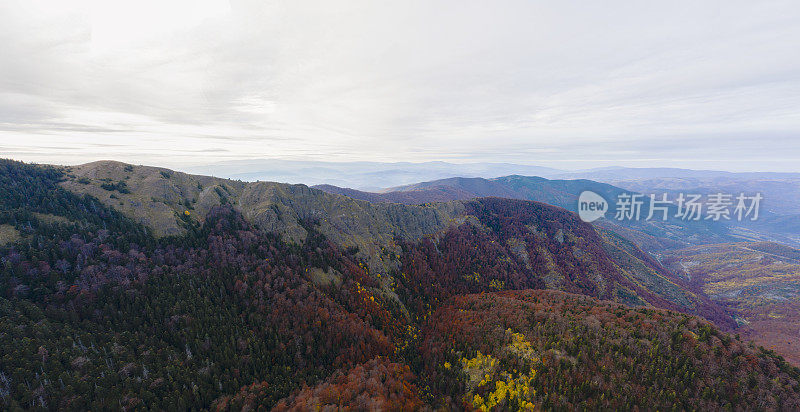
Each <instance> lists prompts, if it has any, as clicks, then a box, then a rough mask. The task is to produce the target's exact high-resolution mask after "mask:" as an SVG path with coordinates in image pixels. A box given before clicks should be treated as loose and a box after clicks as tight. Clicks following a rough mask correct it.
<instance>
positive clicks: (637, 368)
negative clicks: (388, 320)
mask: <svg viewBox="0 0 800 412" xmlns="http://www.w3.org/2000/svg"><path fill="white" fill-rule="evenodd" d="M422 330H423V331H425V333H424V336H423V337H422V343H421V344H420V347H421V353H423V356H424V365H425V368H426V373H427V374H428V375H429V376H430V380H431V381H432V382H435V384H436V386H437V388H439V389H440V390H441V391H443V392H445V393H447V394H448V395H450V396H451V397H452V398H454V399H461V400H463V402H464V403H465V405H462V406H464V407H469V406H470V405H471V406H475V407H479V406H480V405H479V404H477V403H475V399H476V396H478V397H480V399H481V400H482V401H481V402H484V401H488V400H489V399H491V396H490V395H491V394H492V393H493V392H496V391H497V390H498V388H507V387H509V386H510V385H508V384H506V383H502V382H510V381H513V380H514V379H517V380H518V379H519V377H520V376H526V375H525V374H526V371H530V370H535V371H536V372H537V373H528V374H527V377H528V378H530V380H529V385H530V387H531V388H532V392H534V391H535V394H529V399H530V400H532V401H533V403H534V404H537V405H541V406H543V407H545V409H551V408H552V409H557V410H575V409H590V410H593V409H611V410H635V408H639V409H648V410H649V409H659V410H719V409H733V408H735V409H741V410H797V409H798V408H800V383H798V379H800V370H798V369H797V368H795V367H792V366H790V365H789V364H787V363H786V362H785V361H784V360H783V359H782V358H780V357H778V356H775V355H774V354H772V353H770V352H767V351H764V350H763V349H757V348H755V347H754V346H752V344H749V345H748V344H745V343H743V342H740V341H739V340H737V339H734V338H731V337H730V335H727V334H724V333H721V332H719V331H718V330H716V329H715V328H714V327H713V326H712V325H711V324H710V323H708V322H706V321H702V320H699V319H697V318H694V317H691V316H687V315H682V314H677V313H675V312H668V311H664V310H657V309H648V308H640V309H632V308H630V307H627V306H624V305H619V304H612V303H602V302H598V301H596V300H594V299H590V298H587V297H582V296H577V295H570V294H565V293H563V292H556V291H532V290H527V291H513V292H512V291H507V292H494V293H490V294H479V295H466V296H464V295H462V296H458V297H455V298H453V299H452V300H451V303H450V304H449V305H446V306H444V307H442V308H441V309H440V310H438V311H437V312H436V313H435V314H434V315H433V316H432V317H431V318H430V319H429V320H428V323H427V325H426V327H423V329H422ZM486 359H491V360H492V361H486ZM476 367H477V369H480V373H479V375H480V376H481V377H482V378H481V382H480V383H479V384H477V383H476V382H473V385H472V386H470V385H469V381H470V380H469V378H468V377H467V378H466V379H464V375H465V374H468V373H470V372H475V371H473V370H470V368H473V369H476ZM454 370H455V371H457V372H463V373H461V374H459V373H454V372H453V371H454ZM464 380H466V381H467V382H468V384H467V386H466V388H465V387H464V386H463V381H464ZM498 383H500V385H498ZM465 393H466V394H465ZM506 393H507V394H508V393H510V392H509V391H506ZM522 398H524V397H522ZM525 399H528V398H525ZM510 400H512V397H511V396H506V398H505V400H504V401H503V402H504V403H501V404H499V407H500V408H502V409H505V408H507V407H509V403H508V402H509V401H510ZM517 405H519V403H517V404H514V405H513V406H514V407H516V406H517Z"/></svg>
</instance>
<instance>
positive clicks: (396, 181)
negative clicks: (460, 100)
mask: <svg viewBox="0 0 800 412" xmlns="http://www.w3.org/2000/svg"><path fill="white" fill-rule="evenodd" d="M182 170H183V171H186V172H189V173H195V174H202V175H211V176H216V177H224V178H227V179H238V180H244V181H256V180H261V181H273V182H284V183H304V184H307V185H320V184H329V185H335V186H342V187H350V188H355V189H361V190H372V191H377V190H379V189H381V188H386V187H393V186H400V185H407V184H412V183H416V182H421V181H428V180H438V179H444V178H450V177H484V178H492V177H498V176H506V175H511V174H524V175H536V176H549V175H553V174H558V173H565V171H563V170H558V169H552V168H548V167H541V166H529V165H518V164H510V163H448V162H424V163H410V162H398V163H381V162H318V161H295V160H278V159H263V160H237V161H228V162H220V163H214V164H209V165H199V166H194V167H187V168H184V169H182Z"/></svg>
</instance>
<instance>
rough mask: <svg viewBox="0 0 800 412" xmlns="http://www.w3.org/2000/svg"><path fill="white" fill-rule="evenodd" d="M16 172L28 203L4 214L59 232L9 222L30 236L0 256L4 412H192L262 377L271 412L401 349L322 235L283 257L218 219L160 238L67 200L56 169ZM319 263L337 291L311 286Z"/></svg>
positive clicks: (270, 242)
mask: <svg viewBox="0 0 800 412" xmlns="http://www.w3.org/2000/svg"><path fill="white" fill-rule="evenodd" d="M12 169H14V174H12V175H11V176H5V175H4V178H6V177H8V178H9V179H10V180H15V179H21V180H24V181H26V182H29V184H26V185H24V186H20V185H15V186H16V187H15V188H16V190H18V191H19V192H22V193H21V195H19V196H17V197H16V199H18V200H13V199H12V201H14V202H15V203H13V204H12V203H11V202H8V203H7V205H8V204H12V205H13V206H17V207H18V208H20V209H24V208H26V205H25V203H24V201H31V202H36V203H37V204H39V205H45V206H44V207H37V208H34V207H31V208H30V209H33V210H37V212H38V213H43V214H52V215H55V216H61V217H63V218H65V219H66V221H62V222H53V223H47V222H45V221H44V219H43V218H42V217H37V216H36V215H33V214H30V215H27V216H25V217H26V219H24V220H23V219H19V218H18V217H17V216H18V215H19V213H22V212H19V213H16V214H11V215H10V217H9V218H8V220H6V222H12V223H14V224H15V225H16V227H17V228H18V229H19V230H21V231H24V233H25V234H26V235H25V239H26V241H24V242H20V243H18V244H16V245H14V246H12V247H7V248H5V249H4V250H3V251H2V258H0V259H1V261H2V265H3V266H2V278H0V310H1V311H2V312H1V313H0V322H2V323H3V327H2V328H0V330H2V332H0V347H2V349H1V350H0V360H2V362H1V363H0V389H2V392H0V395H2V399H1V400H2V402H3V403H4V404H5V405H6V406H12V407H13V406H19V407H24V408H31V407H42V408H59V409H61V408H75V409H90V408H91V409H96V408H117V407H120V406H130V407H135V406H137V405H146V406H147V407H155V408H166V409H173V408H179V409H181V408H186V407H195V408H198V407H202V406H208V405H210V403H211V401H212V400H213V399H215V398H216V397H217V396H219V395H220V394H223V393H231V392H234V391H236V390H238V389H239V388H240V387H241V386H244V385H247V384H250V383H252V382H256V381H261V380H267V381H269V382H270V389H269V396H268V397H267V398H266V399H267V400H268V401H270V402H275V401H277V400H278V399H280V398H281V397H283V396H286V395H287V394H289V393H290V391H291V390H292V389H294V388H299V387H300V386H301V385H302V384H307V383H313V382H315V381H317V380H319V379H320V378H324V377H326V376H328V375H329V374H330V373H332V372H333V371H334V370H336V369H339V368H342V367H347V366H350V365H354V364H357V363H360V362H365V361H367V360H369V359H371V358H373V357H375V356H377V355H387V354H391V353H392V348H393V342H392V340H391V339H390V338H389V337H387V335H386V334H384V333H383V332H382V331H381V330H379V329H381V327H382V329H383V330H385V331H386V332H387V333H389V334H391V333H396V334H397V333H400V332H399V331H401V329H402V328H401V327H399V326H397V325H396V324H393V323H392V322H391V321H390V320H391V319H394V316H392V315H389V314H387V313H386V311H385V310H382V309H380V305H378V304H376V303H375V302H374V301H373V300H370V303H373V304H374V306H370V305H367V304H363V303H360V301H361V300H363V299H364V296H362V295H363V294H364V292H361V293H360V292H359V289H361V290H364V288H363V287H362V286H359V285H362V284H369V281H370V278H369V277H368V276H366V272H365V271H364V269H363V268H361V267H360V266H359V265H358V264H356V263H355V262H353V261H351V260H348V259H349V258H348V257H346V256H345V255H343V254H342V253H341V252H339V251H338V250H336V249H335V248H334V247H333V246H332V245H330V244H329V243H327V242H326V241H325V239H324V238H323V237H321V236H310V237H309V240H308V242H306V243H305V244H304V245H303V246H290V245H287V244H285V243H283V242H281V241H280V240H279V239H278V238H277V237H275V236H270V235H267V234H264V233H260V232H256V231H254V230H253V229H252V228H251V227H250V226H249V225H248V224H247V223H246V222H245V221H244V220H243V219H242V218H241V216H240V215H238V214H237V213H235V212H234V211H232V210H231V209H230V208H220V209H217V210H215V211H213V212H212V213H211V214H210V215H209V216H208V217H207V220H206V223H205V225H204V226H203V227H202V228H200V227H197V225H194V226H193V227H192V229H193V230H191V231H190V234H189V235H187V237H185V238H173V239H167V240H162V241H156V240H155V239H153V238H152V237H150V236H149V234H148V233H147V232H146V231H145V230H143V229H141V228H140V227H137V225H135V224H134V223H132V222H130V221H128V220H126V219H125V218H124V217H122V216H121V215H119V214H117V213H115V212H113V211H109V210H106V209H104V208H102V207H101V206H99V204H98V203H96V202H94V201H93V200H92V199H91V198H76V197H75V196H72V195H71V194H70V193H68V192H65V191H63V190H60V189H59V187H58V186H57V184H56V182H55V180H56V179H57V178H58V173H56V172H55V171H54V170H53V169H43V170H42V169H39V168H37V167H32V166H22V165H15V167H14V168H12ZM41 187H45V188H46V189H47V191H41V190H40V188H41ZM25 190H28V192H30V193H26V192H25ZM25 199H28V200H25ZM48 204H52V205H53V206H52V207H50V206H46V205H48ZM64 205H66V206H64ZM6 207H7V208H8V206H6ZM9 209H10V208H9ZM90 211H96V213H97V214H96V215H95V216H94V217H92V218H89V217H87V216H86V215H90V214H91V213H92V212H90ZM15 218H16V219H17V220H14V219H15ZM187 224H191V223H187ZM108 228H111V229H108ZM121 228H125V230H122V229H121ZM131 228H133V229H131ZM143 245H144V246H143ZM312 267H318V268H322V269H323V270H330V269H333V270H335V271H337V272H338V273H341V274H342V276H343V278H344V282H343V283H342V285H341V286H340V287H338V288H332V287H315V286H314V285H312V284H311V283H310V282H309V281H308V280H307V272H308V269H309V268H312ZM373 299H374V298H373ZM347 307H351V308H357V309H354V310H352V311H350V310H347V309H346V308H347ZM373 309H374V310H373ZM375 325H380V327H376V326H375Z"/></svg>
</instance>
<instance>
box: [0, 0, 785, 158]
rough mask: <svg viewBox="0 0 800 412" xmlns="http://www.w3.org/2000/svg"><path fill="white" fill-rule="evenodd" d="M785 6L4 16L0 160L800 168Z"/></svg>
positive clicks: (285, 4)
mask: <svg viewBox="0 0 800 412" xmlns="http://www.w3.org/2000/svg"><path fill="white" fill-rule="evenodd" d="M798 39H800V3H798V2H797V1H795V0H790V1H752V0H749V1H731V0H726V1H701V2H699V1H669V2H649V1H648V2H643V1H628V2H620V1H603V2H596V1H583V2H561V1H548V2H545V1H533V0H524V1H463V0H459V1H432V0H426V1H402V2H382V1H371V0H370V1H366V0H365V1H336V2H333V1H318V2H317V1H313V2H312V1H298V0H292V1H262V0H258V1H237V0H230V1H225V0H136V1H116V0H96V1H77V0H70V1H65V0H53V1H39V0H3V1H0V157H12V158H16V159H21V160H26V161H36V162H48V163H60V164H74V163H82V162H86V161H91V160H98V159H116V160H123V161H129V162H135V163H144V164H156V165H164V166H172V167H178V166H180V165H189V164H201V163H207V162H215V161H222V160H234V159H252V158H283V159H312V160H331V161H348V160H375V161H398V160H403V161H427V160H446V161H452V162H475V161H500V162H514V163H523V164H539V165H544V166H552V167H560V168H567V169H578V168H588V167H597V166H608V165H626V166H677V167H692V168H714V169H726V170H775V171H800V166H798V165H800V44H799V43H798Z"/></svg>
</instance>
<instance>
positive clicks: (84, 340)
mask: <svg viewBox="0 0 800 412" xmlns="http://www.w3.org/2000/svg"><path fill="white" fill-rule="evenodd" d="M64 173H65V171H64V170H61V169H57V168H51V167H42V166H34V165H26V164H22V163H19V162H11V161H0V195H2V197H1V198H0V225H3V227H7V228H12V229H13V231H14V232H15V233H19V239H18V240H17V241H15V242H13V243H9V244H6V245H4V246H0V409H4V410H5V409H11V410H14V409H42V410H65V409H67V410H90V409H91V410H98V409H159V410H185V409H207V408H215V409H219V410H238V409H243V408H249V409H271V408H273V407H275V408H276V409H279V410H282V409H290V410H307V409H313V408H328V409H331V408H342V409H345V410H363V409H371V408H385V409H402V410H409V409H418V408H421V407H427V406H431V407H446V408H473V407H474V408H481V407H483V408H495V409H497V408H501V409H504V408H511V409H526V408H530V407H532V406H546V407H552V408H557V409H562V408H573V407H580V406H586V407H590V408H593V407H605V408H624V407H631V406H635V405H637V402H643V399H644V400H647V399H653V400H654V401H657V402H658V404H659V405H669V402H671V401H674V402H678V401H680V402H684V403H681V404H679V405H682V406H684V407H688V408H701V409H702V408H706V407H718V406H719V407H721V406H724V405H725V404H726V402H729V403H732V404H735V403H737V402H740V403H742V404H743V405H751V406H754V407H758V408H762V407H763V408H772V407H774V408H791V407H794V406H795V405H797V403H796V402H797V379H798V371H797V370H796V369H794V368H792V367H790V366H788V365H787V364H785V363H784V362H782V361H781V360H780V359H778V358H776V357H774V356H772V355H770V354H768V353H765V352H761V351H759V350H756V349H754V348H750V347H748V346H747V345H744V344H742V343H740V342H737V341H735V340H732V339H731V338H730V337H728V335H725V334H721V333H719V332H717V331H716V330H715V329H713V328H711V327H710V326H709V325H708V324H706V323H703V322H699V321H697V320H696V319H694V318H691V317H688V316H684V315H676V314H672V313H668V312H663V311H655V310H651V309H637V310H633V309H630V308H628V307H624V306H621V305H610V304H601V303H598V301H596V300H593V299H590V298H577V297H564V296H566V295H560V294H552V295H549V294H546V293H539V292H536V293H534V292H523V293H520V294H510V293H509V292H506V291H507V290H509V289H530V288H544V287H550V286H552V285H554V284H555V285H556V287H560V288H563V289H565V290H569V291H573V292H579V293H582V294H584V295H590V296H595V297H600V298H609V297H615V296H617V295H618V294H619V293H620V288H627V290H628V291H629V292H630V293H640V292H641V294H642V296H645V297H647V296H648V295H647V291H644V290H641V288H638V289H637V286H636V285H631V284H630V283H629V282H628V280H627V279H625V278H623V277H622V276H621V275H620V272H619V269H618V268H617V267H615V266H614V265H613V263H612V262H611V260H610V259H609V258H608V257H607V256H606V255H605V254H604V253H605V252H604V251H603V250H602V249H601V248H600V247H599V246H598V245H599V242H598V240H597V238H596V237H597V234H596V233H595V232H594V231H592V230H591V229H590V228H588V226H587V225H584V224H582V223H578V222H577V221H576V219H574V217H565V215H564V214H565V213H567V212H565V211H563V210H560V209H557V208H550V207H545V206H542V207H536V208H531V207H525V206H526V205H529V204H527V203H514V202H511V203H507V202H505V201H503V200H500V199H484V200H479V201H476V202H472V203H470V204H468V209H469V210H468V212H469V213H470V214H471V215H472V216H474V217H475V218H473V219H474V220H470V219H466V220H465V221H464V222H462V224H460V225H453V226H452V227H451V228H450V229H448V230H447V231H445V232H443V233H440V234H439V235H437V236H436V237H431V238H426V239H422V240H419V241H402V240H399V239H398V243H399V244H400V246H401V253H402V254H401V255H400V256H399V259H400V262H401V266H400V267H399V269H398V270H397V271H396V272H395V273H384V274H378V273H370V272H369V270H368V269H367V266H366V265H365V264H363V263H362V262H360V261H358V259H356V257H355V256H356V251H354V250H350V251H344V250H341V249H340V248H338V247H337V246H336V245H334V244H333V243H331V242H330V241H328V240H327V239H326V238H325V236H323V235H322V234H320V233H319V232H318V231H317V230H316V229H315V228H316V227H317V222H313V221H307V222H302V224H303V226H304V229H305V230H306V232H307V233H308V236H307V238H306V239H305V241H304V242H303V243H302V244H290V243H286V242H284V241H282V239H281V238H280V237H279V236H277V235H274V234H270V233H266V232H264V231H261V230H258V229H257V228H256V227H254V226H253V225H251V224H250V223H249V222H247V221H246V220H245V219H244V218H243V217H242V216H241V214H239V213H238V212H237V211H236V210H235V209H233V207H232V206H230V205H224V206H220V207H217V208H214V209H213V210H211V211H210V212H209V213H208V215H207V216H205V219H204V221H203V222H202V223H201V222H198V221H196V220H194V218H193V217H192V216H190V215H188V214H185V215H181V216H180V218H181V219H182V222H183V224H184V225H185V228H186V229H187V230H186V234H185V235H181V236H173V237H168V238H160V239H157V238H155V237H154V236H153V235H152V234H151V233H150V231H148V230H147V229H146V228H144V227H143V226H142V225H139V224H138V223H136V222H133V221H132V220H130V219H128V218H126V217H125V216H123V215H122V214H120V213H118V212H116V211H114V210H112V209H109V208H107V207H104V206H103V205H102V204H101V203H100V202H98V201H97V200H96V199H94V198H91V197H89V196H77V195H74V194H72V193H71V192H68V191H66V190H63V189H62V188H61V187H60V186H59V181H60V179H62V178H63V177H64ZM498 291H499V292H498ZM481 292H492V293H489V294H484V295H474V293H481ZM470 294H473V295H470ZM487 365H488V366H487ZM487 368H488V369H487ZM478 372H481V373H483V375H480V376H479V375H478ZM484 372H486V373H484ZM725 374H730V375H731V376H733V378H731V380H730V381H729V380H726V379H725V378H724V376H725ZM484 375H486V377H484ZM489 378H491V379H489ZM689 379H691V380H692V381H691V382H692V383H686V381H687V380H689ZM630 380H633V381H634V382H635V383H634V384H630V383H627V382H629V381H630ZM626 385H627V386H626ZM617 387H621V388H622V390H617V391H616V392H615V391H613V390H612V389H613V388H617ZM679 398H680V399H685V400H678V399H679ZM638 405H640V406H647V404H642V403H639V404H638Z"/></svg>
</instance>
